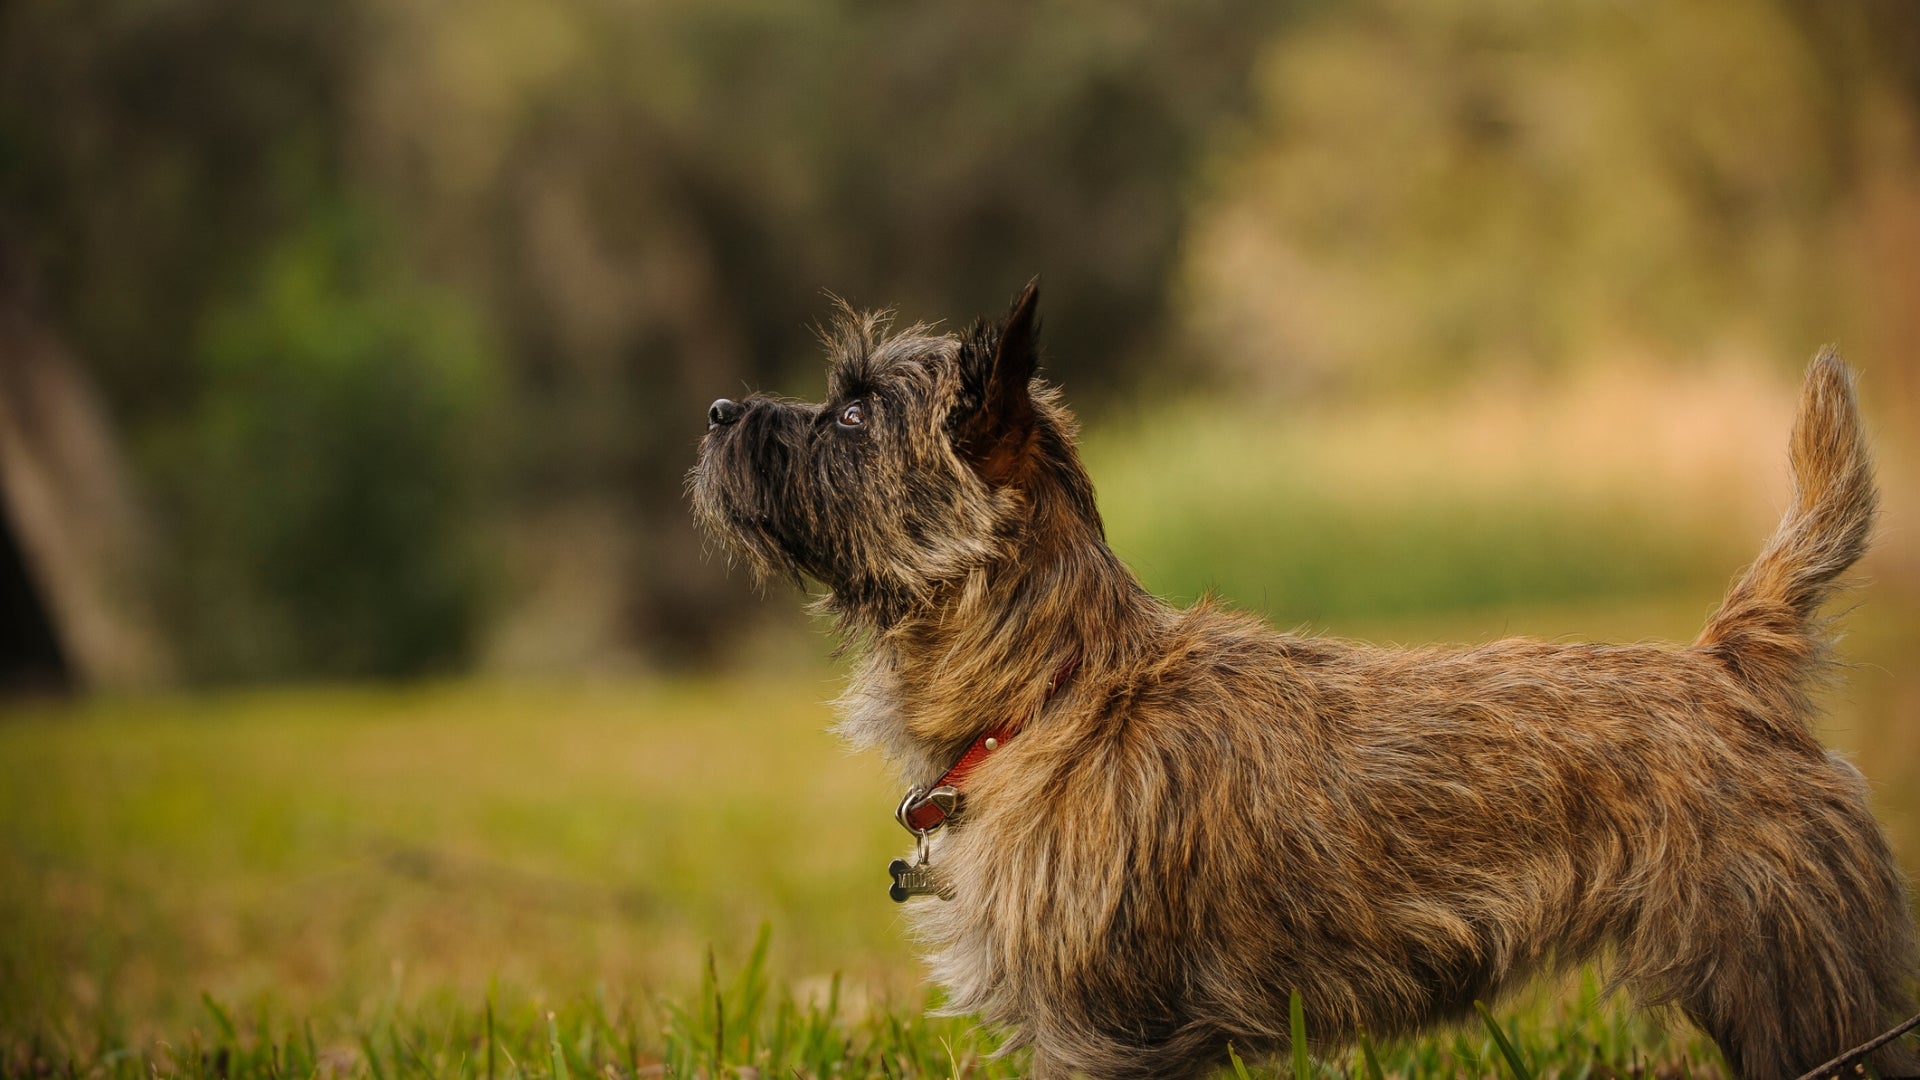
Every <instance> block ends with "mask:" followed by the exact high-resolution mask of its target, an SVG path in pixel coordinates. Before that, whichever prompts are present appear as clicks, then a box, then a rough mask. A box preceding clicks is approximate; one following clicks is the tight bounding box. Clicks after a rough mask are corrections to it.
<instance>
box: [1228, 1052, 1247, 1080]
mask: <svg viewBox="0 0 1920 1080" xmlns="http://www.w3.org/2000/svg"><path fill="white" fill-rule="evenodd" d="M1227 1060H1228V1061H1231V1062H1233V1075H1234V1077H1235V1080H1253V1075H1252V1074H1251V1073H1249V1072H1247V1063H1246V1062H1244V1061H1241V1060H1240V1055H1239V1054H1237V1053H1235V1052H1234V1049H1233V1044H1232V1043H1228V1044H1227Z"/></svg>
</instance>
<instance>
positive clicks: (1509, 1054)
mask: <svg viewBox="0 0 1920 1080" xmlns="http://www.w3.org/2000/svg"><path fill="white" fill-rule="evenodd" d="M1473 1007H1474V1008H1475V1009H1477V1010H1479V1013H1480V1019H1481V1020H1483V1021H1485V1022H1486V1025H1487V1030H1488V1031H1489V1032H1491V1033H1492V1034H1493V1044H1494V1045H1495V1046H1497V1047H1499V1048H1500V1056H1501V1057H1503V1058H1506V1059H1507V1067H1508V1068H1509V1069H1512V1070H1513V1075H1514V1077H1515V1078H1516V1080H1533V1070H1531V1069H1529V1068H1527V1063H1526V1062H1524V1061H1522V1060H1520V1051H1519V1050H1517V1049H1515V1048H1514V1045H1513V1043H1512V1042H1511V1041H1509V1040H1508V1039H1507V1033H1506V1032H1505V1031H1503V1030H1501V1028H1500V1022H1499V1021H1497V1020H1495V1019H1494V1018H1493V1010H1492V1009H1489V1008H1487V1004H1486V1002H1484V1001H1479V1000H1475V1001H1474V1003H1473Z"/></svg>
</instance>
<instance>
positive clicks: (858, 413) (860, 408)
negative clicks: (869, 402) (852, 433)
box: [838, 401, 867, 428]
mask: <svg viewBox="0 0 1920 1080" xmlns="http://www.w3.org/2000/svg"><path fill="white" fill-rule="evenodd" d="M838 422H839V424H840V426H841V427H843V428H857V427H859V426H860V425H862V424H864V423H866V422H867V409H866V406H864V405H862V404H860V403H859V402H857V401H855V402H850V403H849V404H848V405H847V407H846V408H844V409H841V410H840V416H839V421H838Z"/></svg>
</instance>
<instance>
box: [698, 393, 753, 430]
mask: <svg viewBox="0 0 1920 1080" xmlns="http://www.w3.org/2000/svg"><path fill="white" fill-rule="evenodd" d="M746 411H747V407H746V406H745V405H742V404H740V403H739V402H737V401H729V400H728V399H726V398H721V399H720V400H718V401H716V402H714V403H713V404H711V405H709V406H707V430H708V431H712V430H713V429H714V428H717V427H725V426H726V425H728V424H731V423H734V422H735V421H738V420H739V419H740V415H741V414H742V413H744V412H746Z"/></svg>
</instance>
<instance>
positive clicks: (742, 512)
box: [687, 414, 818, 588]
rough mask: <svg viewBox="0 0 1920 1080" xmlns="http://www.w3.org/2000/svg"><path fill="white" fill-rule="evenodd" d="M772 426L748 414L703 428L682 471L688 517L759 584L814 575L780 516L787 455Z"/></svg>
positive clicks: (784, 502)
mask: <svg viewBox="0 0 1920 1080" xmlns="http://www.w3.org/2000/svg"><path fill="white" fill-rule="evenodd" d="M779 434H780V433H779V432H778V431H777V430H775V429H774V425H773V424H770V423H767V422H766V421H765V420H764V419H762V418H761V417H760V416H756V415H753V414H749V415H748V416H747V417H745V418H743V419H742V421H741V422H740V424H739V425H737V426H736V427H734V428H731V429H726V428H723V429H718V430H715V431H712V432H709V433H708V435H707V436H706V438H705V440H703V442H702V443H701V447H700V460H699V462H698V463H697V464H695V466H694V468H693V472H692V473H691V474H689V476H688V478H687V479H688V483H687V487H688V491H689V494H690V495H691V497H692V502H693V510H694V516H695V518H696V519H697V520H698V521H699V523H700V525H701V528H702V529H704V530H705V531H706V533H707V535H708V536H710V537H712V538H714V539H716V540H718V541H720V542H721V544H722V545H724V546H725V547H726V549H727V551H728V552H729V554H730V555H732V556H734V557H736V558H738V559H739V560H740V561H742V562H745V563H746V564H747V567H748V569H749V570H751V571H752V573H753V576H754V580H755V582H756V583H757V584H759V585H760V586H761V587H762V588H765V587H766V586H767V585H768V584H769V583H771V582H773V581H776V580H782V581H789V582H792V583H793V584H795V585H802V584H803V583H804V576H805V575H808V574H813V575H815V576H818V573H817V571H816V570H815V568H813V567H811V566H809V565H808V562H809V561H810V560H807V559H806V558H805V556H804V545H803V544H802V543H801V542H800V541H799V539H798V537H797V536H796V535H795V530H794V529H793V527H792V526H791V524H789V523H786V522H784V521H783V520H782V513H781V508H782V507H783V506H785V505H789V504H790V503H791V500H790V499H789V498H788V497H787V492H786V489H787V488H788V487H789V486H790V480H789V477H790V469H791V464H790V463H791V461H792V458H793V454H792V451H791V449H790V448H788V447H787V446H786V445H785V444H784V443H783V442H782V441H781V440H780V438H779Z"/></svg>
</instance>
